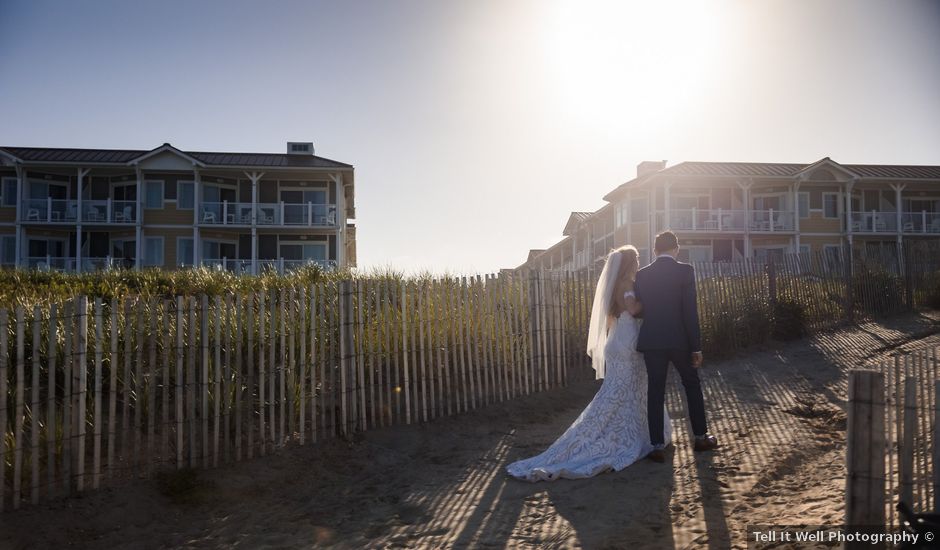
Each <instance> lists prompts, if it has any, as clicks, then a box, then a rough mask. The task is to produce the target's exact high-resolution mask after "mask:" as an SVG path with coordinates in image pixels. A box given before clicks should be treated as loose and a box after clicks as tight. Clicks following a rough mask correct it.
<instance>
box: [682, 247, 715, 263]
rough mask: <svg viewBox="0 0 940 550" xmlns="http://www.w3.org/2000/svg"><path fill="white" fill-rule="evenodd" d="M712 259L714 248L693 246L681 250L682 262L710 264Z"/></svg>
mask: <svg viewBox="0 0 940 550" xmlns="http://www.w3.org/2000/svg"><path fill="white" fill-rule="evenodd" d="M711 259H712V247H710V246H701V245H691V246H683V247H681V248H680V249H679V261H680V262H710V261H711Z"/></svg>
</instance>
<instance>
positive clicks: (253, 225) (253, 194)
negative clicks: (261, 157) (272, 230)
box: [245, 172, 264, 275]
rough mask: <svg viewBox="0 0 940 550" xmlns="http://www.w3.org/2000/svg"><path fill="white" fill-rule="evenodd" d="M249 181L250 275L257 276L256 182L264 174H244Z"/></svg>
mask: <svg viewBox="0 0 940 550" xmlns="http://www.w3.org/2000/svg"><path fill="white" fill-rule="evenodd" d="M245 175H246V176H248V179H249V180H251V273H252V274H253V275H257V274H258V182H260V181H261V176H263V175H264V173H263V172H262V173H260V174H259V173H258V172H252V173H250V174H249V173H248V172H245Z"/></svg>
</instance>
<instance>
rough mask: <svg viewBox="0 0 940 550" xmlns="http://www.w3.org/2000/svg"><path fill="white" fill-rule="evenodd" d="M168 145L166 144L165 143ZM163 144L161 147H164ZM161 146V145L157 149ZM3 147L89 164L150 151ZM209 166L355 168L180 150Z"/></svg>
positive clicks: (279, 156) (29, 157)
mask: <svg viewBox="0 0 940 550" xmlns="http://www.w3.org/2000/svg"><path fill="white" fill-rule="evenodd" d="M165 145H168V144H164V145H163V146H165ZM163 146H161V147H163ZM158 149H159V148H158ZM0 150H2V151H5V152H7V153H9V154H10V155H12V156H14V157H16V158H18V159H20V160H21V161H24V162H61V163H76V164H81V163H90V164H128V163H130V162H131V161H133V160H134V159H136V158H138V157H140V156H142V155H145V154H147V153H150V152H151V151H153V149H151V150H147V151H144V150H139V149H74V148H50V147H0ZM181 152H182V153H184V154H186V155H189V156H191V157H193V158H195V159H197V160H199V161H201V162H203V163H205V164H206V165H209V166H270V167H272V168H278V167H288V168H352V165H351V164H346V163H343V162H338V161H335V160H330V159H327V158H323V157H318V156H314V155H288V154H286V153H225V152H208V151H181Z"/></svg>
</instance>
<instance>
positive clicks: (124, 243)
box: [111, 239, 137, 267]
mask: <svg viewBox="0 0 940 550" xmlns="http://www.w3.org/2000/svg"><path fill="white" fill-rule="evenodd" d="M111 257H112V258H114V259H115V260H116V261H117V262H118V263H119V264H120V265H123V266H124V267H133V266H134V263H135V260H136V259H137V241H135V240H134V239H112V240H111Z"/></svg>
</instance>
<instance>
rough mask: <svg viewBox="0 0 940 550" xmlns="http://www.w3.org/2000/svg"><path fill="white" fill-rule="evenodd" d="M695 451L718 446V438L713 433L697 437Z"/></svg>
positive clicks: (708, 449) (709, 449) (698, 451)
mask: <svg viewBox="0 0 940 550" xmlns="http://www.w3.org/2000/svg"><path fill="white" fill-rule="evenodd" d="M694 448H695V452H697V453H701V452H703V451H711V450H713V449H717V448H718V438H716V437H715V436H713V435H705V436H702V437H696V438H695V446H694Z"/></svg>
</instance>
